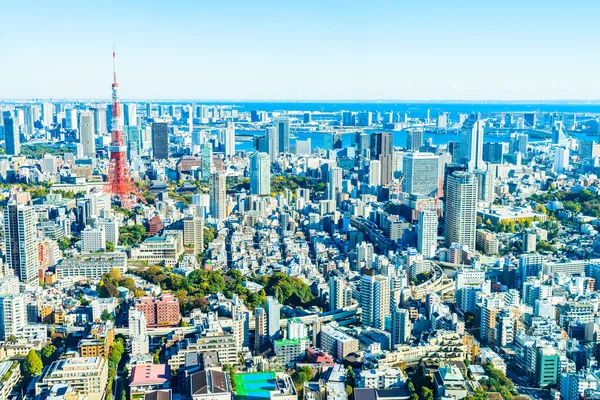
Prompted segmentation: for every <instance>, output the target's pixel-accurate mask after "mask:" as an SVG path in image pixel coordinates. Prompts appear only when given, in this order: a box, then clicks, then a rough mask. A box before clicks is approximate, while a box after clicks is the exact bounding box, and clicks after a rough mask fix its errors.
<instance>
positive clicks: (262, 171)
mask: <svg viewBox="0 0 600 400" xmlns="http://www.w3.org/2000/svg"><path fill="white" fill-rule="evenodd" d="M250 194H257V195H260V196H267V195H270V194H271V160H270V159H269V155H268V154H267V153H259V152H255V153H253V154H252V155H251V156H250Z"/></svg>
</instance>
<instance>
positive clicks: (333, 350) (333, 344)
mask: <svg viewBox="0 0 600 400" xmlns="http://www.w3.org/2000/svg"><path fill="white" fill-rule="evenodd" d="M321 349H323V350H324V351H325V352H327V353H329V354H331V355H332V356H333V357H334V358H336V359H338V360H343V359H344V358H345V357H346V356H347V355H348V354H350V353H354V352H357V351H358V339H356V338H353V337H352V336H349V335H347V334H345V333H344V332H342V331H340V330H337V329H335V328H334V327H332V326H329V325H326V326H324V327H323V328H322V329H321Z"/></svg>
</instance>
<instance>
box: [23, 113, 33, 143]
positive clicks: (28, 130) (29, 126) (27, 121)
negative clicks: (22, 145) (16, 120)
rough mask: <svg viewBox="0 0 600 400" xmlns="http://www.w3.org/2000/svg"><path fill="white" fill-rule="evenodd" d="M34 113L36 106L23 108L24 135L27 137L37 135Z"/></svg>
mask: <svg viewBox="0 0 600 400" xmlns="http://www.w3.org/2000/svg"><path fill="white" fill-rule="evenodd" d="M34 112H35V107H34V106H25V107H23V133H24V134H25V135H27V136H29V135H33V134H34V133H35V127H34V123H35V116H34V115H33V114H34Z"/></svg>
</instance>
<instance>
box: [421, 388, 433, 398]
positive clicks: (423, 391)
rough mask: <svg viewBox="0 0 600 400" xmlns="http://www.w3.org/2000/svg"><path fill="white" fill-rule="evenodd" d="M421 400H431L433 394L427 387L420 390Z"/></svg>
mask: <svg viewBox="0 0 600 400" xmlns="http://www.w3.org/2000/svg"><path fill="white" fill-rule="evenodd" d="M421 398H422V399H423V400H433V392H432V391H431V389H429V388H428V387H425V386H423V387H422V388H421Z"/></svg>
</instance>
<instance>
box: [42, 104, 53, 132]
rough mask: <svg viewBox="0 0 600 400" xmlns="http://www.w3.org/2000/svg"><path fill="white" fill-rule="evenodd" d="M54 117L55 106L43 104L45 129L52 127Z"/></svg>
mask: <svg viewBox="0 0 600 400" xmlns="http://www.w3.org/2000/svg"><path fill="white" fill-rule="evenodd" d="M53 117H54V104H52V103H42V123H43V125H44V126H45V127H49V126H50V125H52V123H53V122H54V121H53Z"/></svg>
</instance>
